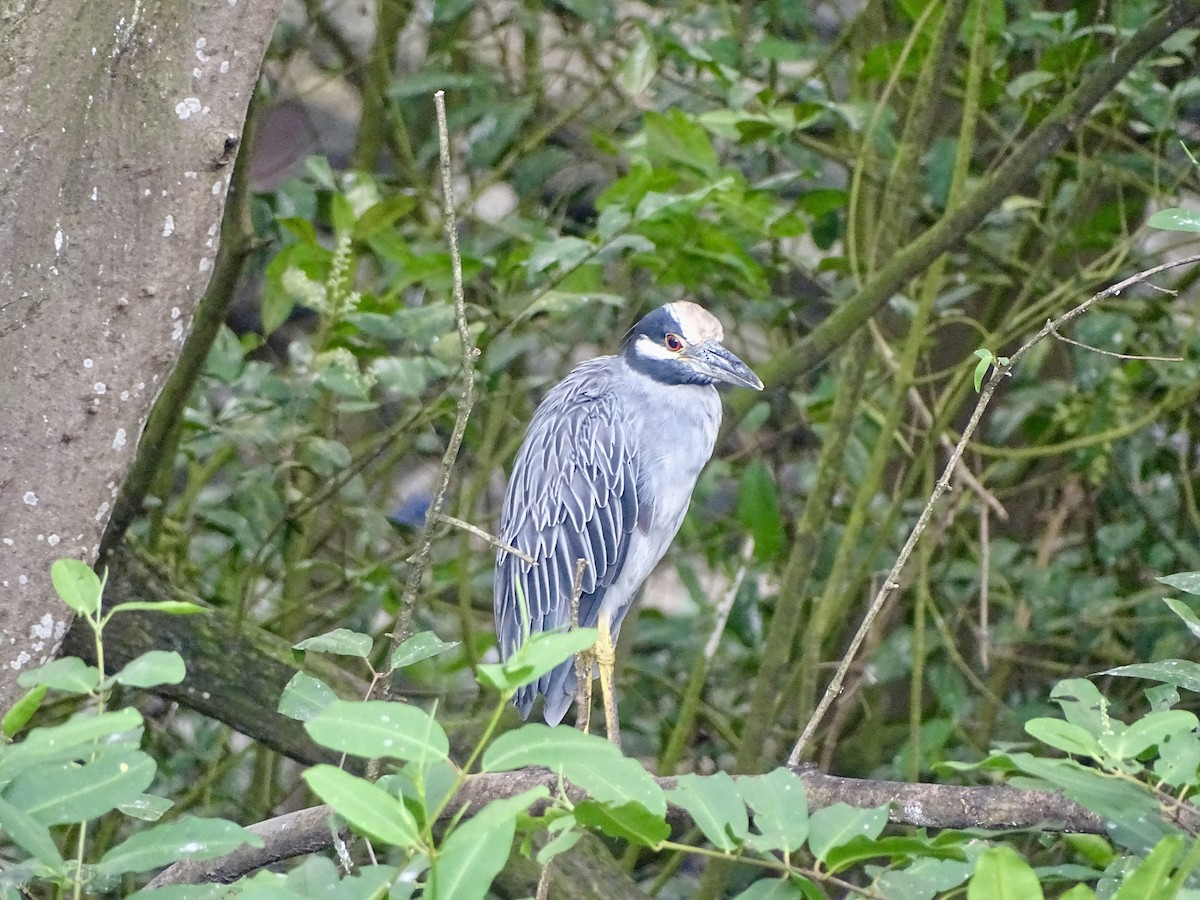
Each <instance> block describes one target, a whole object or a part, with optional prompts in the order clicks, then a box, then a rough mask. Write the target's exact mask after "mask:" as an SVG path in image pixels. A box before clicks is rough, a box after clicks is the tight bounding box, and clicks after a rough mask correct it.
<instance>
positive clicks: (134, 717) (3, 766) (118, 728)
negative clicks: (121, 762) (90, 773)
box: [0, 707, 142, 780]
mask: <svg viewBox="0 0 1200 900" xmlns="http://www.w3.org/2000/svg"><path fill="white" fill-rule="evenodd" d="M141 724H142V716H141V713H139V712H138V711H137V710H136V709H133V708H131V707H126V708H125V709H122V710H118V711H117V712H108V713H100V714H98V715H92V714H88V713H77V714H76V715H74V716H72V717H71V718H70V719H68V720H67V721H66V722H64V723H63V724H61V725H54V726H50V727H46V728H35V729H33V730H32V731H31V732H29V735H28V736H27V737H26V738H25V740H24V741H22V742H21V743H19V744H14V745H13V746H11V747H9V748H8V750H7V752H6V753H5V754H4V755H3V756H2V757H0V780H5V779H10V778H12V777H13V776H15V775H16V773H18V772H20V771H23V770H24V769H26V768H28V767H29V766H31V765H41V764H43V763H50V762H55V761H58V760H74V759H80V758H82V757H85V756H89V755H91V754H92V753H93V752H94V751H95V750H96V749H97V742H98V741H101V740H103V741H104V745H105V746H106V747H107V748H109V749H119V748H120V747H121V745H122V742H121V741H119V740H118V739H117V738H116V737H115V736H116V735H124V736H125V737H126V742H127V743H128V744H129V745H130V748H129V749H135V747H134V746H133V745H136V744H137V743H138V741H139V740H140V738H141V732H140V728H141Z"/></svg>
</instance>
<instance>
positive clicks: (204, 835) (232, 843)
mask: <svg viewBox="0 0 1200 900" xmlns="http://www.w3.org/2000/svg"><path fill="white" fill-rule="evenodd" d="M243 844H249V845H250V846H252V847H262V845H263V842H262V838H260V837H259V836H258V835H256V834H254V833H252V832H249V831H247V830H246V829H245V828H242V827H241V826H240V825H235V824H234V823H233V822H229V821H226V820H225V819H197V818H195V817H193V816H184V817H182V818H180V819H177V820H176V821H174V822H168V823H167V824H165V825H155V826H154V827H153V828H148V829H146V830H145V831H139V832H137V833H135V834H133V835H131V836H130V837H129V838H127V839H126V840H125V841H124V842H123V843H120V844H118V845H117V846H115V847H113V848H112V849H110V850H109V851H108V852H107V853H105V854H104V856H103V858H102V859H101V860H100V862H99V863H98V864H97V865H96V871H97V873H98V874H99V875H103V876H113V875H124V874H125V873H126V872H148V871H150V870H151V869H157V868H159V867H160V866H166V865H170V864H171V863H173V862H178V861H179V860H181V859H212V858H213V857H214V856H223V855H224V854H226V853H228V852H230V851H231V850H235V849H237V848H238V847H240V846H242V845H243Z"/></svg>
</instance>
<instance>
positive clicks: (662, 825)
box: [575, 800, 671, 848]
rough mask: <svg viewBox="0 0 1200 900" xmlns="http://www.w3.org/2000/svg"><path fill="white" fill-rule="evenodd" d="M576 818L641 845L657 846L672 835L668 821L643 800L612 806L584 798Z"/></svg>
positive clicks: (576, 806) (621, 838) (611, 835)
mask: <svg viewBox="0 0 1200 900" xmlns="http://www.w3.org/2000/svg"><path fill="white" fill-rule="evenodd" d="M575 819H576V821H578V822H579V824H580V825H586V826H587V827H588V828H595V829H597V830H598V831H601V832H603V833H604V834H606V835H608V836H609V837H613V838H617V839H618V840H622V841H627V842H629V843H631V844H638V845H640V846H642V847H651V848H657V847H658V845H659V844H660V843H662V842H663V841H665V840H666V839H667V838H668V837H670V836H671V826H670V825H668V824H667V822H666V820H665V819H664V818H663V817H662V816H656V815H654V814H653V813H651V812H650V811H649V810H647V809H646V807H644V806H642V805H641V804H640V803H626V804H624V805H622V806H613V805H611V804H608V803H597V802H596V801H595V800H581V801H580V802H579V803H576V804H575Z"/></svg>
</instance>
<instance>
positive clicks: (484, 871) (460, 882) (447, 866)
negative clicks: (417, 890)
mask: <svg viewBox="0 0 1200 900" xmlns="http://www.w3.org/2000/svg"><path fill="white" fill-rule="evenodd" d="M549 796H550V791H549V790H547V789H546V788H545V787H544V786H540V785H539V786H538V787H536V788H532V789H531V790H528V791H525V792H524V793H522V794H518V795H517V796H516V797H509V798H506V799H504V800H493V801H492V802H491V803H489V804H488V805H487V806H485V807H484V808H483V809H481V810H480V811H479V812H478V813H477V814H476V815H474V816H472V817H471V818H470V819H467V820H466V821H465V822H463V823H462V824H461V825H459V826H458V827H457V828H455V829H454V831H452V832H451V833H450V836H449V837H448V838H446V840H445V842H444V843H443V844H442V846H441V849H440V850H439V852H438V854H437V856H436V857H435V858H434V860H433V866H432V868H431V871H430V873H429V896H430V900H482V898H483V897H485V896H486V895H487V891H488V888H489V887H491V884H492V880H493V879H494V878H495V877H496V875H497V874H499V872H500V870H501V869H502V868H504V863H505V862H506V861H507V860H508V854H509V851H510V850H511V848H512V842H513V836H514V834H515V833H516V827H517V816H519V815H520V814H522V813H523V812H525V810H527V809H528V808H529V806H530V805H531V804H532V803H534V802H535V801H536V800H541V799H544V798H546V797H549Z"/></svg>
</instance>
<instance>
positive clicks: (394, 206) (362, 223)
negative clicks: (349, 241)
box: [352, 194, 417, 241]
mask: <svg viewBox="0 0 1200 900" xmlns="http://www.w3.org/2000/svg"><path fill="white" fill-rule="evenodd" d="M416 207H417V200H416V198H415V197H410V196H409V195H407V194H396V195H395V196H393V197H389V198H388V199H386V200H380V201H379V202H378V203H376V204H375V205H374V206H371V207H369V208H368V209H367V210H366V211H365V212H364V213H363V214H362V215H361V216H359V217H358V221H357V222H355V223H354V231H353V232H352V234H353V236H354V239H355V240H356V241H362V240H366V239H367V238H369V237H371V236H373V235H375V234H378V233H379V232H381V231H384V230H385V229H388V228H391V227H392V226H393V225H394V224H395V222H396V220H397V219H399V218H401V217H403V216H406V215H408V214H409V213H410V212H412V211H413V210H414V209H416Z"/></svg>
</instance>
